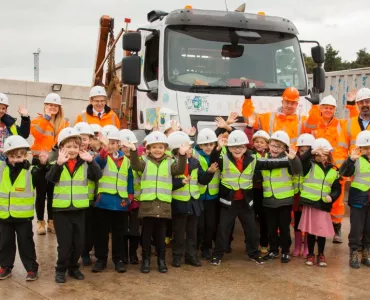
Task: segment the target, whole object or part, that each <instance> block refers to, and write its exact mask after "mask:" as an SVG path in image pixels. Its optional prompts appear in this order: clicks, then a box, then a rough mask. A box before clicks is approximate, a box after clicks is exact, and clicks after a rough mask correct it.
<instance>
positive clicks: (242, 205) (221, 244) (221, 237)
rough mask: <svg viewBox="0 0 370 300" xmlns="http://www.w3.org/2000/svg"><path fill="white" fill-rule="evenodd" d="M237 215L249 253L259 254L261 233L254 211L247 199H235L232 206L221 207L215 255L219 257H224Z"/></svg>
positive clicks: (251, 255)
mask: <svg viewBox="0 0 370 300" xmlns="http://www.w3.org/2000/svg"><path fill="white" fill-rule="evenodd" d="M237 217H238V218H239V221H240V223H241V225H242V227H243V230H244V236H245V245H246V248H247V253H248V255H249V256H250V257H253V256H255V255H257V254H259V251H258V242H259V234H258V229H257V228H256V222H255V218H254V211H253V209H250V208H249V207H248V204H247V202H246V201H244V200H239V201H233V202H232V204H231V206H230V207H221V212H220V224H219V226H218V229H217V238H216V247H215V251H214V253H213V256H215V257H218V258H222V257H223V255H224V252H225V251H226V249H227V247H228V245H229V241H230V234H231V232H232V229H233V226H234V224H235V220H236V218H237Z"/></svg>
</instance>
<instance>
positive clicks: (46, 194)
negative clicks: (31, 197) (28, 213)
mask: <svg viewBox="0 0 370 300" xmlns="http://www.w3.org/2000/svg"><path fill="white" fill-rule="evenodd" d="M45 175H46V173H45ZM35 188H36V202H35V209H36V215H37V220H38V221H43V220H44V214H45V200H47V211H48V220H53V207H52V205H53V194H54V183H51V182H48V181H46V179H45V178H44V177H42V178H37V179H36V181H35Z"/></svg>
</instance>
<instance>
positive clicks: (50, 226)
mask: <svg viewBox="0 0 370 300" xmlns="http://www.w3.org/2000/svg"><path fill="white" fill-rule="evenodd" d="M47 230H48V232H50V233H55V227H54V221H53V220H49V221H48V228H47Z"/></svg>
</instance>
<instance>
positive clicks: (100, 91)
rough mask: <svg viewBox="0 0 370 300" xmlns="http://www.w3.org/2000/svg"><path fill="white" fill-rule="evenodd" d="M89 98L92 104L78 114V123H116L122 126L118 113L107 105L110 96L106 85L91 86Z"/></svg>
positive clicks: (117, 125)
mask: <svg viewBox="0 0 370 300" xmlns="http://www.w3.org/2000/svg"><path fill="white" fill-rule="evenodd" d="M89 99H90V104H89V105H88V106H87V107H86V111H85V112H83V113H82V114H80V115H78V116H77V119H76V123H78V122H87V123H89V124H99V125H101V126H105V125H114V126H116V127H117V128H120V121H119V119H118V117H117V115H116V113H115V112H114V111H113V110H112V109H111V108H110V107H109V106H108V105H107V103H108V97H107V92H106V91H105V88H104V87H102V86H99V85H97V86H94V87H93V88H91V90H90V95H89Z"/></svg>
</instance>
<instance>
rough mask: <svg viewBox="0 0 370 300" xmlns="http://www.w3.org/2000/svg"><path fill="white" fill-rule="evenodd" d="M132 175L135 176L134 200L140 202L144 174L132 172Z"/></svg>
mask: <svg viewBox="0 0 370 300" xmlns="http://www.w3.org/2000/svg"><path fill="white" fill-rule="evenodd" d="M132 175H133V176H134V199H135V200H138V201H140V194H141V184H140V181H141V176H142V173H141V172H136V171H134V170H132Z"/></svg>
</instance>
